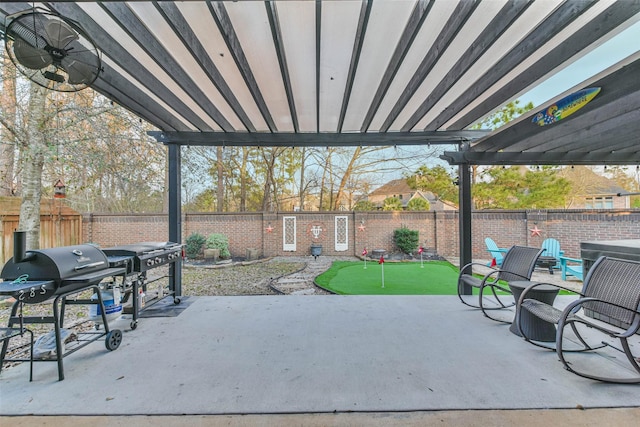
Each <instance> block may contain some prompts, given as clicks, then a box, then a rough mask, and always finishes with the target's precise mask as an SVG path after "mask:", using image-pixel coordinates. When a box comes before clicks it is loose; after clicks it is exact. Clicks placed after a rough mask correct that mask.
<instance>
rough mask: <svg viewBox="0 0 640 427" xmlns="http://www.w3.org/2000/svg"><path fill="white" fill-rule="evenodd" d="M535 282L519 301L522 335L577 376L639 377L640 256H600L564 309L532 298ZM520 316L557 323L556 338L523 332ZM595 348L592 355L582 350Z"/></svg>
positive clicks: (617, 379)
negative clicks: (639, 259) (548, 341)
mask: <svg viewBox="0 0 640 427" xmlns="http://www.w3.org/2000/svg"><path fill="white" fill-rule="evenodd" d="M540 285H542V284H540V283H535V284H532V285H531V286H529V287H528V288H527V289H525V290H524V291H523V292H522V294H521V296H520V299H519V301H518V304H519V306H520V311H519V316H518V318H517V319H516V324H517V325H518V330H519V331H520V333H521V334H522V336H523V338H524V339H525V340H527V341H528V342H530V343H532V344H535V345H537V346H539V347H543V348H547V349H550V350H554V351H556V352H557V354H558V356H559V358H560V361H561V362H562V363H563V365H564V367H565V368H566V369H567V370H568V371H570V372H573V373H574V374H577V375H580V376H581V377H585V378H590V379H593V380H598V381H605V382H613V383H626V384H629V383H640V349H639V348H638V347H640V336H639V335H638V333H640V308H639V307H640V262H637V261H629V260H622V259H616V258H608V257H600V258H599V259H598V260H597V261H596V262H595V263H594V264H593V266H592V267H591V269H590V270H589V273H588V274H587V277H586V279H585V281H584V284H583V287H582V291H581V292H580V294H579V298H578V299H577V300H575V301H573V302H571V303H570V304H569V305H567V306H566V307H565V308H564V309H560V308H556V307H554V306H551V305H549V304H546V303H543V302H540V301H537V300H534V299H531V298H530V297H529V293H530V291H532V290H534V289H535V288H536V287H537V286H540ZM544 285H546V286H549V284H548V283H547V284H544ZM551 286H555V285H551ZM558 288H559V289H564V290H567V291H570V289H567V288H563V287H559V286H558ZM525 312H527V313H526V314H525ZM523 316H535V317H536V318H538V319H540V320H542V321H543V322H547V323H549V324H551V326H552V327H553V325H554V324H555V325H557V331H556V340H555V343H553V344H544V343H542V342H537V341H534V340H532V339H530V338H529V337H527V335H526V333H527V329H528V328H527V327H524V324H522V322H524V318H523ZM567 327H570V329H568V328H567ZM595 350H598V351H597V355H594V354H591V355H586V354H584V352H587V351H589V352H590V353H594V351H595ZM620 353H622V354H623V355H624V357H619V355H620Z"/></svg>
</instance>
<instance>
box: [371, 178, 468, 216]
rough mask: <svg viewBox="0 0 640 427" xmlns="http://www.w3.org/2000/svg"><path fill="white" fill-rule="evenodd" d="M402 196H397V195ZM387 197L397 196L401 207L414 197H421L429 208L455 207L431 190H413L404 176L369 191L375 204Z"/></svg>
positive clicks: (448, 208)
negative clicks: (440, 198)
mask: <svg viewBox="0 0 640 427" xmlns="http://www.w3.org/2000/svg"><path fill="white" fill-rule="evenodd" d="M400 195H401V196H402V197H399V196H400ZM388 197H398V198H399V199H400V202H401V203H402V206H403V207H406V206H407V204H408V203H409V201H411V200H413V199H415V198H423V199H424V200H426V201H428V202H429V204H430V205H431V210H451V209H457V208H456V206H455V205H453V204H451V203H449V202H446V201H443V200H439V199H438V198H437V197H436V195H435V194H433V193H432V192H431V191H421V190H415V189H413V188H411V187H409V184H407V180H406V179H405V178H401V179H394V180H392V181H389V182H387V183H386V184H384V185H382V186H380V187H378V188H377V189H375V190H373V191H372V192H371V193H369V197H368V199H369V201H370V202H371V203H373V204H374V205H377V206H382V204H383V202H384V200H385V199H386V198H388Z"/></svg>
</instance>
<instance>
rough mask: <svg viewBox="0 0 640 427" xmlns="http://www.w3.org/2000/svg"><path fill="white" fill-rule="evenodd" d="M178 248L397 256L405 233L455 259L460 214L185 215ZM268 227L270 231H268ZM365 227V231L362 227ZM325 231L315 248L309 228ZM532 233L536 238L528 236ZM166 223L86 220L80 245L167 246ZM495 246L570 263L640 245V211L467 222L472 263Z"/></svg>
mask: <svg viewBox="0 0 640 427" xmlns="http://www.w3.org/2000/svg"><path fill="white" fill-rule="evenodd" d="M284 216H294V217H296V244H297V246H296V249H297V250H296V251H295V252H285V251H283V249H282V246H283V239H282V233H283V230H282V227H283V220H282V218H283V217H284ZM336 216H346V217H347V218H348V242H349V245H348V250H347V251H345V252H338V251H336V250H335V247H334V233H335V226H334V224H335V222H334V221H335V217H336ZM182 225H183V236H182V241H183V242H184V241H185V239H186V238H187V237H188V236H189V235H190V234H191V233H194V232H198V233H201V234H203V235H205V236H206V235H208V234H211V233H222V234H224V235H226V236H227V237H228V238H229V246H230V248H229V249H230V251H231V253H232V255H234V256H244V255H245V253H246V249H247V248H256V249H258V252H259V254H260V256H278V255H298V256H300V255H310V246H311V244H312V243H316V244H321V245H322V246H323V248H322V253H323V254H324V255H360V254H361V253H362V249H363V248H365V247H366V248H367V250H369V251H371V250H373V249H385V250H386V251H388V252H394V251H396V248H395V247H394V244H393V231H394V230H395V229H396V228H400V227H402V226H406V227H408V228H409V229H412V230H418V232H419V238H420V244H422V245H423V246H424V247H425V249H426V250H427V251H428V252H436V253H438V254H440V255H444V256H448V257H457V256H458V252H459V242H458V240H459V235H458V228H459V224H458V212H456V211H437V212H434V211H429V212H323V213H318V212H288V213H242V214H240V213H223V214H216V213H210V214H209V213H207V214H187V215H185V216H184V218H183V220H182ZM269 225H271V227H272V228H273V230H272V231H271V232H268V231H267V228H268V226H269ZM360 225H363V226H364V230H360V229H359V226H360ZM312 226H318V227H320V228H321V229H322V232H321V233H320V236H319V238H318V239H317V240H316V239H314V238H313V235H312V233H311V227H312ZM534 227H537V228H538V229H539V230H541V232H540V234H541V235H540V236H532V235H531V234H532V233H531V231H530V230H531V229H533V228H534ZM167 236H168V226H167V216H166V215H96V214H93V215H85V216H84V218H83V241H85V242H94V243H97V244H99V245H100V246H101V247H109V246H114V245H119V244H127V243H136V242H142V241H165V240H167V238H168V237H167ZM485 237H491V238H492V239H493V240H495V242H496V243H497V244H498V246H501V247H509V246H511V245H516V244H517V245H527V246H536V247H538V246H540V245H541V243H542V241H543V240H544V239H545V238H547V237H553V238H555V239H557V240H559V241H560V246H561V248H562V249H563V250H564V251H565V254H566V255H568V256H572V257H576V258H579V257H580V242H582V241H589V240H616V239H638V238H640V210H603V211H595V210H585V211H582V210H580V211H579V210H530V211H515V210H514V211H476V212H473V214H472V238H473V248H472V249H473V257H474V258H476V259H487V258H488V257H489V255H488V253H487V251H486V248H485V245H484V238H485Z"/></svg>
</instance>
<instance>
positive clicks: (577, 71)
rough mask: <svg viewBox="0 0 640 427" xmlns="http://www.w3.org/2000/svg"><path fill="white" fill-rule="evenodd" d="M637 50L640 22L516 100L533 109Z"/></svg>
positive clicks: (639, 38)
mask: <svg viewBox="0 0 640 427" xmlns="http://www.w3.org/2000/svg"><path fill="white" fill-rule="evenodd" d="M638 50H640V21H639V22H636V23H635V24H633V25H631V26H630V27H629V28H627V29H626V30H624V31H622V32H621V33H620V34H618V35H616V36H615V37H613V38H612V39H611V40H609V41H607V42H606V43H604V44H602V45H601V46H599V47H597V48H596V49H594V50H593V51H591V52H590V53H589V54H587V55H585V56H584V57H582V58H580V59H579V60H577V61H576V62H574V63H573V64H571V65H570V66H568V67H567V68H565V69H564V70H562V71H561V72H559V73H558V74H556V75H555V76H553V77H551V78H548V79H546V80H545V81H544V82H543V83H542V84H540V85H538V86H537V87H536V88H534V89H532V90H530V91H529V92H527V93H525V94H523V95H521V96H519V97H518V98H519V99H520V100H521V101H522V102H523V103H527V102H529V101H531V102H533V104H534V105H535V106H538V105H541V104H543V103H545V102H546V101H548V100H549V99H551V98H554V97H555V96H557V95H559V94H561V93H562V92H564V91H566V90H567V89H570V88H572V87H573V86H575V85H577V84H579V83H581V82H583V81H584V80H586V79H588V78H589V77H592V76H594V75H595V74H598V73H599V72H601V71H603V70H605V69H606V68H608V67H610V66H611V65H613V64H615V63H617V62H619V61H620V60H622V59H624V58H626V57H627V56H629V55H631V54H633V53H635V52H638Z"/></svg>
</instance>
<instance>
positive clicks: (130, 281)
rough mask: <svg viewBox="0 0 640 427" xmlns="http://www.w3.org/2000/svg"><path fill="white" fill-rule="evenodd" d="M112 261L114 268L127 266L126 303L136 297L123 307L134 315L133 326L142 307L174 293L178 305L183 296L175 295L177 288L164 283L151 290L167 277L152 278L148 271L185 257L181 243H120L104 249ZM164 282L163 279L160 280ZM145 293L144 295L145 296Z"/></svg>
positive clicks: (134, 326)
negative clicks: (151, 285) (152, 284)
mask: <svg viewBox="0 0 640 427" xmlns="http://www.w3.org/2000/svg"><path fill="white" fill-rule="evenodd" d="M103 252H104V253H105V254H106V256H107V259H108V260H109V266H110V267H111V268H116V267H121V266H126V269H127V273H126V275H125V276H126V278H125V279H124V280H123V284H122V289H123V295H124V297H123V300H122V302H123V303H126V302H128V300H129V297H133V298H132V299H133V301H132V303H131V305H130V306H125V307H124V312H125V313H127V314H132V315H133V320H132V321H131V324H130V326H131V329H136V327H137V324H138V316H139V313H140V311H141V310H142V309H143V307H150V306H152V305H153V304H155V303H157V302H159V301H160V300H161V299H163V298H164V297H165V296H167V295H173V296H174V303H175V304H179V303H180V298H179V297H178V296H176V295H175V290H174V289H171V288H169V289H167V293H166V294H165V289H164V286H160V287H159V288H157V291H155V290H154V291H153V292H151V291H150V289H148V288H149V285H150V284H151V283H154V282H158V281H159V280H162V279H164V278H166V277H168V276H159V277H155V278H153V279H149V278H148V277H147V272H149V270H152V269H155V268H158V267H161V266H164V265H170V264H173V263H175V262H178V261H180V260H182V244H180V243H174V242H141V243H133V244H130V245H120V246H114V247H111V248H106V249H103ZM159 283H162V282H159ZM143 295H144V297H143Z"/></svg>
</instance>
